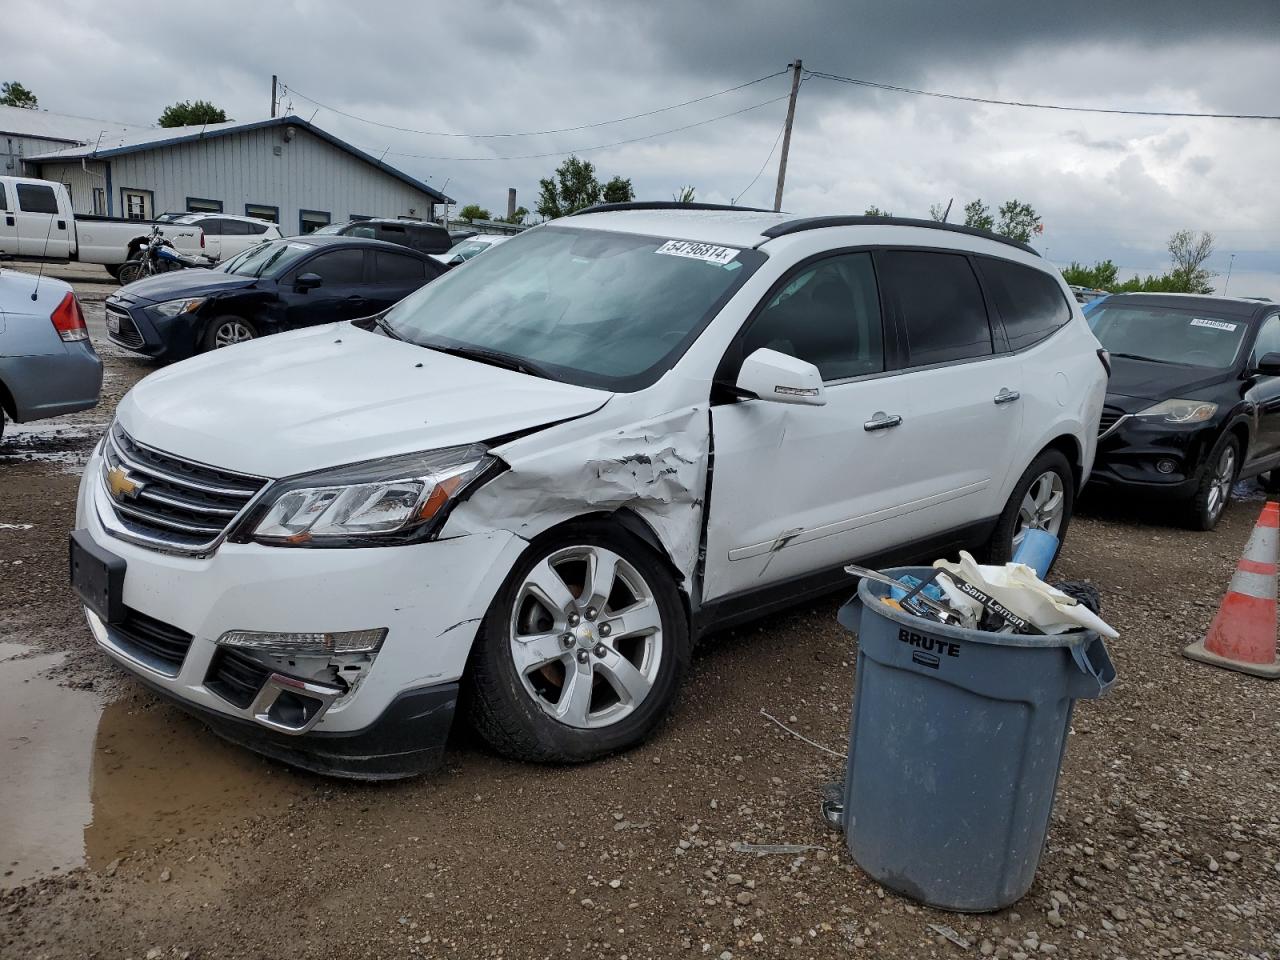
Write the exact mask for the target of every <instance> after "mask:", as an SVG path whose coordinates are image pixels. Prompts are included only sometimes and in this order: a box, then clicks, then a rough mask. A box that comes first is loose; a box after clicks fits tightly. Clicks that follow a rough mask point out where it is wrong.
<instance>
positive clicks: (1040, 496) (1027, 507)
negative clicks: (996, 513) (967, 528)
mask: <svg viewBox="0 0 1280 960" xmlns="http://www.w3.org/2000/svg"><path fill="white" fill-rule="evenodd" d="M1074 506H1075V474H1074V473H1073V472H1072V470H1071V464H1070V463H1068V462H1067V458H1066V457H1065V456H1064V455H1063V454H1062V452H1061V451H1060V450H1045V451H1044V452H1042V453H1041V454H1040V455H1039V456H1038V457H1036V458H1035V460H1034V461H1032V463H1031V466H1029V467H1027V469H1026V470H1025V471H1024V472H1023V474H1022V476H1021V477H1019V478H1018V482H1017V483H1016V484H1014V487H1013V494H1012V495H1011V496H1010V497H1009V500H1008V502H1007V503H1006V504H1005V507H1004V510H1003V511H1002V512H1001V514H1000V519H999V520H998V521H997V522H996V529H995V532H994V533H992V534H991V540H990V541H989V542H988V544H987V549H986V551H985V555H986V561H987V562H988V563H994V564H1000V563H1008V562H1009V561H1010V560H1011V559H1013V555H1014V554H1015V553H1017V551H1018V547H1020V546H1021V545H1022V539H1023V537H1025V536H1026V535H1027V531H1028V530H1044V531H1046V532H1048V533H1052V534H1053V535H1054V536H1055V537H1057V538H1058V543H1059V545H1061V543H1062V541H1063V540H1064V539H1065V538H1066V535H1067V526H1068V525H1069V524H1070V523H1071V511H1072V508H1073V507H1074ZM1054 560H1055V561H1056V560H1057V556H1056V555H1055V557H1054ZM1050 569H1052V564H1050Z"/></svg>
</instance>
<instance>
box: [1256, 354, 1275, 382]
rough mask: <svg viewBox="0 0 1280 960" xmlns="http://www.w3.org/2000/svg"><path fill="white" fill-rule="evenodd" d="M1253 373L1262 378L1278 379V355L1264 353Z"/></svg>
mask: <svg viewBox="0 0 1280 960" xmlns="http://www.w3.org/2000/svg"><path fill="white" fill-rule="evenodd" d="M1253 372H1254V373H1258V374H1261V375H1262V376H1264V377H1280V353H1264V354H1263V355H1262V357H1261V358H1260V359H1259V360H1258V363H1257V365H1256V366H1255V367H1254V368H1253Z"/></svg>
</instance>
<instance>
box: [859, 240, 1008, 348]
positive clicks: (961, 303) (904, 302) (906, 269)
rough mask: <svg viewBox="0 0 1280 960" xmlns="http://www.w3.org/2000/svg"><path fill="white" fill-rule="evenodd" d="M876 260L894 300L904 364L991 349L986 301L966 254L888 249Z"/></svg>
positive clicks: (882, 278)
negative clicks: (902, 337) (904, 351)
mask: <svg viewBox="0 0 1280 960" xmlns="http://www.w3.org/2000/svg"><path fill="white" fill-rule="evenodd" d="M876 262H877V265H878V266H879V268H880V280H881V282H882V283H883V284H884V285H885V288H886V290H888V292H889V294H890V296H891V297H892V298H893V299H894V300H896V302H897V305H898V312H899V314H900V316H901V322H902V325H903V330H904V332H905V334H906V339H907V344H906V346H907V362H906V365H907V366H908V367H919V366H923V365H925V364H929V363H945V362H947V361H952V360H967V359H969V358H971V357H985V356H988V355H989V354H990V353H991V352H992V351H991V326H990V324H989V323H988V321H987V307H986V303H985V302H984V301H983V299H982V290H981V288H980V287H979V286H978V278H977V277H976V276H974V273H973V268H972V267H970V266H969V260H968V258H967V257H964V256H961V255H960V254H956V253H933V252H929V251H917V250H889V251H886V252H885V253H882V254H879V255H878V257H877V261H876Z"/></svg>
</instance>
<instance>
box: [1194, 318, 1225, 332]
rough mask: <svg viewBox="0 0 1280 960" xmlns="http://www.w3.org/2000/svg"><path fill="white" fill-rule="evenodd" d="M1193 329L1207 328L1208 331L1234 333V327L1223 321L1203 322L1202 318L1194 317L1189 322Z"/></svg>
mask: <svg viewBox="0 0 1280 960" xmlns="http://www.w3.org/2000/svg"><path fill="white" fill-rule="evenodd" d="M1191 325H1192V326H1193V327H1208V328H1209V329H1210V330H1225V331H1226V332H1227V333H1235V332H1236V325H1235V324H1234V323H1227V321H1225V320H1205V319H1204V318H1202V317H1196V318H1195V319H1194V320H1192V321H1191Z"/></svg>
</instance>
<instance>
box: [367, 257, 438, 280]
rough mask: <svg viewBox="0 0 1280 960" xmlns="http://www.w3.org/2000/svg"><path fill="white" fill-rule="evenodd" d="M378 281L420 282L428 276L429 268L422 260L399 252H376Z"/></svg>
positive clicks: (375, 262) (375, 261)
mask: <svg viewBox="0 0 1280 960" xmlns="http://www.w3.org/2000/svg"><path fill="white" fill-rule="evenodd" d="M373 262H374V264H375V269H376V273H375V274H374V276H376V277H377V279H378V283H390V284H405V283H420V282H421V281H423V280H425V279H426V277H427V268H426V266H425V265H424V264H423V262H422V261H421V260H415V259H414V258H413V257H404V256H401V255H400V254H398V253H376V254H374V257H373Z"/></svg>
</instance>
